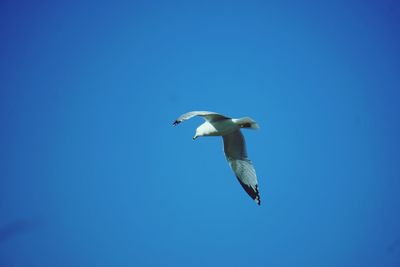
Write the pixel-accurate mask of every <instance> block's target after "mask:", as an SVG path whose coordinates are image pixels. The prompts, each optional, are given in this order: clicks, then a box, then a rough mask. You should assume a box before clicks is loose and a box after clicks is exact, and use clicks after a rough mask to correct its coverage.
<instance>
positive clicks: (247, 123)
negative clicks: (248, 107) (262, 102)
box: [235, 117, 260, 130]
mask: <svg viewBox="0 0 400 267" xmlns="http://www.w3.org/2000/svg"><path fill="white" fill-rule="evenodd" d="M235 123H236V124H237V125H239V126H240V128H247V129H253V130H256V129H259V128H260V126H258V124H257V122H256V121H255V120H253V119H252V118H249V117H244V118H240V119H236V120H235Z"/></svg>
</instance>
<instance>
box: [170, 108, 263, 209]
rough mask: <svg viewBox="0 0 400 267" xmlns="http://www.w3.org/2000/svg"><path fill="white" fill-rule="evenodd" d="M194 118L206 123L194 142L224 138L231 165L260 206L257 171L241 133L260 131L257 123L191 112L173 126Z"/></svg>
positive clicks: (182, 116)
mask: <svg viewBox="0 0 400 267" xmlns="http://www.w3.org/2000/svg"><path fill="white" fill-rule="evenodd" d="M194 116H200V117H203V119H205V122H204V123H203V124H202V125H200V126H199V127H197V129H196V134H195V135H194V136H193V140H195V139H196V138H197V137H199V136H222V139H223V140H224V152H225V157H226V159H227V160H228V162H229V165H230V166H231V168H232V170H233V171H234V173H235V175H236V177H237V179H238V181H239V183H240V184H241V185H242V187H243V188H244V190H245V191H246V192H247V194H249V196H250V197H251V198H252V199H253V200H254V201H255V202H256V203H257V204H258V205H260V203H261V201H260V194H259V192H258V183H257V176H256V171H255V169H254V167H253V164H252V163H251V161H250V160H249V159H248V158H247V151H246V143H245V141H244V137H243V134H242V133H241V131H240V129H241V128H247V129H258V128H259V126H258V124H257V122H255V121H254V120H253V119H251V118H249V117H244V118H240V119H233V118H229V117H227V116H224V115H221V114H218V113H215V112H210V111H191V112H188V113H185V114H183V115H181V116H180V117H179V118H178V119H176V121H175V122H174V123H173V125H174V126H176V125H178V124H179V123H181V122H182V121H185V120H188V119H190V118H193V117H194Z"/></svg>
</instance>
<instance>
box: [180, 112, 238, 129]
mask: <svg viewBox="0 0 400 267" xmlns="http://www.w3.org/2000/svg"><path fill="white" fill-rule="evenodd" d="M194 116H200V117H203V118H204V119H205V120H206V121H209V122H212V121H218V120H225V119H230V118H229V117H226V116H224V115H221V114H218V113H215V112H211V111H191V112H188V113H185V114H183V115H181V116H180V117H179V118H177V119H176V121H174V123H173V125H174V126H176V125H178V124H179V123H181V122H182V121H185V120H188V119H190V118H193V117H194Z"/></svg>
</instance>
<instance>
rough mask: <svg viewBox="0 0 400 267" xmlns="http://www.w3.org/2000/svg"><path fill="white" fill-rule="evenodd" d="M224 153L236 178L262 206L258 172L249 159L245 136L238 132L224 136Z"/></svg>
mask: <svg viewBox="0 0 400 267" xmlns="http://www.w3.org/2000/svg"><path fill="white" fill-rule="evenodd" d="M223 139H224V152H225V156H226V159H227V160H228V162H229V165H230V166H231V168H232V170H233V171H234V173H235V175H236V178H237V179H238V181H239V183H240V184H241V185H242V187H243V189H244V190H245V191H246V192H247V194H248V195H249V196H250V197H251V198H252V199H253V200H254V201H255V202H256V203H257V204H258V205H260V203H261V201H260V193H259V192H258V182H257V176H256V171H255V169H254V167H253V164H252V163H251V161H250V160H249V159H248V158H247V151H246V143H245V141H244V137H243V134H242V133H241V132H240V130H237V131H235V132H233V133H231V134H228V135H224V136H223Z"/></svg>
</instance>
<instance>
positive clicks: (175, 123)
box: [172, 121, 180, 126]
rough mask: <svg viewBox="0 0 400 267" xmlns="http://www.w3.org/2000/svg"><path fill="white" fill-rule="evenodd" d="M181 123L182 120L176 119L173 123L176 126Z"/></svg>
mask: <svg viewBox="0 0 400 267" xmlns="http://www.w3.org/2000/svg"><path fill="white" fill-rule="evenodd" d="M179 123H180V121H174V122H173V123H172V125H173V126H176V125H178V124H179Z"/></svg>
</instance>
